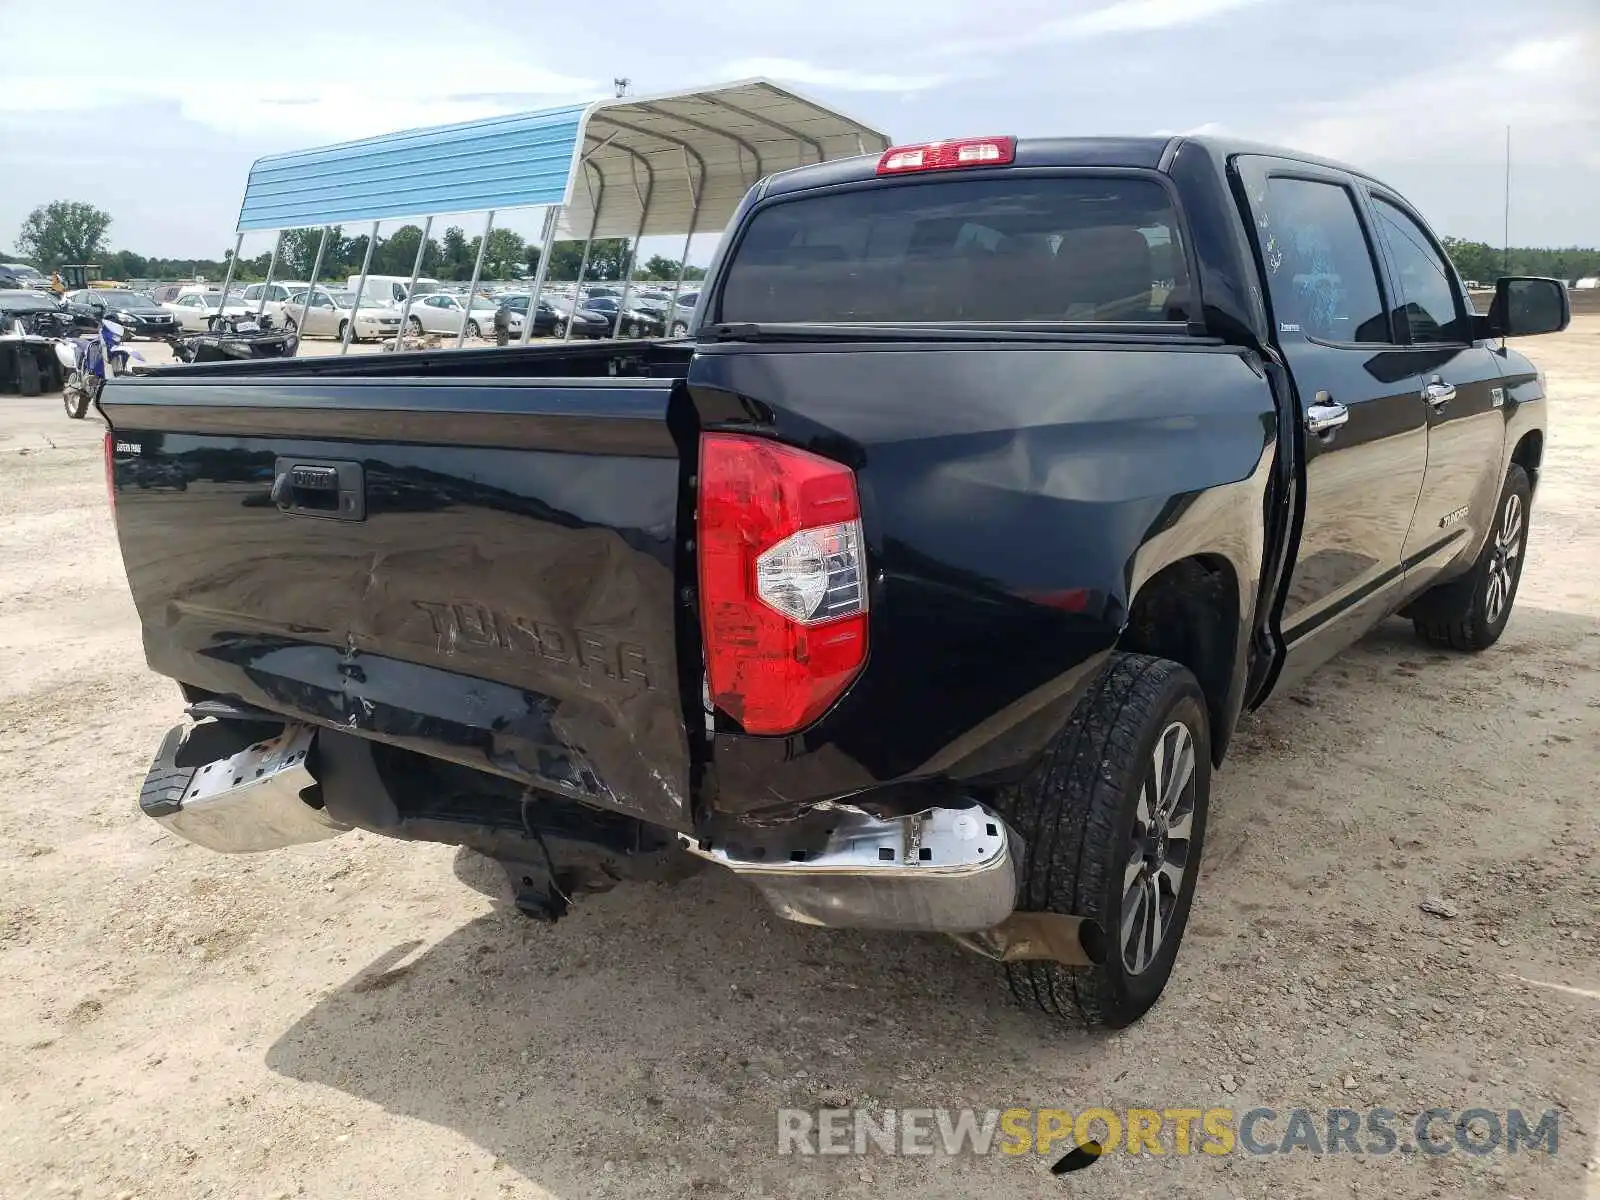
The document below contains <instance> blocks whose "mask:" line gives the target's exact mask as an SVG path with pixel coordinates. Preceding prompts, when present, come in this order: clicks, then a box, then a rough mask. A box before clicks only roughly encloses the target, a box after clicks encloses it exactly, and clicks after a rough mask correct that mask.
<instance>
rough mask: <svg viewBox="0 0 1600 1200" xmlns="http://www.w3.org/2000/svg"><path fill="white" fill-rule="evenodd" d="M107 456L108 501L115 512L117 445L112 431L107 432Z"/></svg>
mask: <svg viewBox="0 0 1600 1200" xmlns="http://www.w3.org/2000/svg"><path fill="white" fill-rule="evenodd" d="M105 455H106V500H107V502H109V503H110V505H111V508H112V510H113V511H115V510H116V507H117V445H116V442H115V441H114V440H113V439H112V434H111V431H110V430H109V429H108V430H106V441H105Z"/></svg>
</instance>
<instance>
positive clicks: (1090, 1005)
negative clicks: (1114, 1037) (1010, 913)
mask: <svg viewBox="0 0 1600 1200" xmlns="http://www.w3.org/2000/svg"><path fill="white" fill-rule="evenodd" d="M1185 741H1186V742H1187V747H1188V751H1189V753H1188V755H1187V756H1186V755H1185V754H1184V753H1183V747H1184V743H1185ZM1158 743H1160V745H1161V747H1162V750H1163V762H1164V763H1167V764H1169V766H1168V770H1169V771H1170V776H1168V777H1169V778H1172V779H1176V780H1177V781H1178V787H1177V788H1176V790H1175V792H1174V793H1173V794H1171V795H1170V797H1169V799H1168V800H1167V802H1166V803H1165V804H1163V803H1162V796H1161V794H1160V791H1159V790H1158V789H1157V788H1155V786H1154V784H1153V782H1152V781H1153V780H1154V779H1155V777H1156V772H1157V769H1158V764H1157V761H1156V748H1157V745H1158ZM1175 750H1176V751H1177V753H1173V751H1175ZM1186 761H1187V763H1188V770H1187V771H1185V770H1184V764H1185V762H1186ZM1147 790H1148V791H1149V792H1150V795H1148V796H1147V795H1146V792H1147ZM1210 793H1211V727H1210V721H1209V719H1208V718H1207V716H1206V703H1205V695H1204V693H1203V692H1202V691H1201V690H1200V684H1199V683H1198V682H1197V681H1196V680H1195V677H1194V676H1193V675H1192V674H1190V673H1189V671H1188V669H1187V668H1186V667H1183V666H1181V665H1179V664H1178V663H1175V662H1171V661H1168V660H1167V659H1161V658H1150V657H1148V656H1146V655H1142V654H1121V653H1118V654H1114V655H1112V658H1111V662H1110V664H1109V665H1108V666H1107V667H1106V669H1105V672H1104V673H1103V674H1102V675H1101V677H1100V678H1099V679H1098V680H1097V681H1096V682H1095V684H1094V685H1093V686H1092V687H1091V688H1090V690H1089V693H1088V694H1087V695H1086V696H1085V697H1084V698H1083V700H1082V701H1081V702H1080V703H1079V704H1078V707H1077V710H1076V711H1075V712H1074V713H1073V715H1072V718H1071V720H1069V721H1068V722H1067V724H1066V725H1065V727H1063V728H1062V730H1061V731H1060V733H1058V734H1057V735H1056V737H1055V740H1054V741H1053V742H1052V743H1051V745H1050V747H1049V749H1048V750H1047V751H1046V753H1045V755H1044V758H1043V759H1042V761H1041V762H1040V765H1039V766H1038V767H1037V768H1035V770H1034V771H1033V772H1032V774H1030V775H1029V777H1028V778H1027V779H1025V780H1024V781H1022V782H1021V783H1020V784H1017V785H1015V786H1014V787H1011V788H1007V789H1004V790H1003V791H1002V792H1001V794H1000V795H999V797H997V807H998V808H999V811H1000V815H1001V816H1003V817H1005V819H1006V820H1007V822H1008V823H1009V824H1010V825H1011V826H1012V828H1013V829H1015V830H1016V831H1017V833H1018V834H1019V835H1020V836H1021V838H1022V839H1023V843H1024V854H1025V859H1024V863H1023V871H1022V903H1021V908H1022V909H1023V910H1025V911H1032V912H1054V913H1061V914H1063V915H1068V916H1081V917H1087V918H1090V919H1092V920H1094V921H1095V922H1096V923H1097V924H1098V925H1099V927H1100V929H1101V930H1103V931H1104V935H1105V936H1104V939H1103V941H1104V949H1105V962H1103V963H1101V964H1100V965H1098V966H1093V967H1065V966H1062V965H1061V964H1059V963H1054V962H1043V961H1031V962H1019V963H1010V964H1007V966H1006V974H1007V977H1008V979H1009V981H1010V984H1011V991H1012V993H1013V994H1014V995H1015V996H1016V998H1017V1000H1018V1001H1019V1002H1021V1003H1022V1004H1023V1005H1025V1006H1027V1007H1036V1008H1040V1009H1043V1010H1044V1011H1045V1012H1047V1013H1050V1014H1051V1015H1053V1016H1056V1017H1060V1018H1064V1019H1066V1020H1068V1021H1072V1022H1081V1023H1082V1024H1085V1025H1089V1026H1104V1027H1107V1028H1111V1029H1121V1028H1122V1027H1124V1026H1126V1025H1129V1024H1132V1023H1133V1022H1134V1021H1136V1020H1138V1019H1139V1018H1140V1017H1141V1016H1143V1015H1144V1014H1145V1012H1147V1011H1148V1010H1149V1008H1150V1006H1151V1005H1152V1004H1154V1003H1155V1002H1156V999H1157V998H1158V997H1159V996H1160V995H1161V991H1162V989H1163V988H1164V987H1166V983H1167V979H1168V977H1169V976H1170V975H1171V974H1172V968H1173V964H1174V963H1175V962H1176V961H1177V957H1178V947H1179V945H1180V944H1181V943H1182V941H1183V932H1184V928H1185V926H1186V925H1187V924H1188V920H1189V907H1190V905H1191V903H1192V902H1193V899H1194V889H1195V883H1196V880H1197V879H1198V877H1199V873H1200V855H1201V850H1202V848H1203V846H1204V843H1205V828H1206V812H1207V809H1208V807H1209V802H1210ZM1163 808H1165V809H1166V811H1167V812H1168V813H1170V814H1171V815H1170V817H1163V816H1158V814H1160V813H1161V812H1162V809H1163ZM1146 817H1148V818H1151V819H1149V820H1146V819H1145V818H1146ZM1180 830H1182V831H1183V832H1184V833H1186V834H1187V837H1181V836H1179V831H1180ZM1136 845H1137V847H1138V853H1137V854H1136V853H1135V848H1136ZM1175 860H1181V861H1175ZM1174 871H1176V872H1177V878H1176V880H1174V879H1173V877H1172V875H1173V872H1174ZM1152 882H1153V883H1154V886H1155V888H1156V889H1157V890H1156V896H1157V902H1156V904H1155V908H1154V911H1155V912H1156V913H1159V914H1160V917H1161V923H1160V925H1159V926H1158V927H1156V930H1155V932H1156V936H1155V939H1154V941H1155V945H1154V948H1153V950H1152V949H1151V948H1150V945H1149V943H1150V941H1151V940H1152V939H1151V937H1150V934H1151V932H1152V926H1151V924H1150V922H1148V921H1147V920H1146V914H1147V913H1149V912H1150V911H1151V909H1150V906H1149V904H1148V898H1149V896H1150V894H1151V893H1150V891H1149V888H1150V885H1151V883H1152ZM1124 918H1127V919H1128V924H1129V926H1130V928H1131V930H1133V931H1135V932H1137V933H1140V934H1142V938H1136V937H1132V936H1130V935H1129V934H1128V933H1125V930H1124Z"/></svg>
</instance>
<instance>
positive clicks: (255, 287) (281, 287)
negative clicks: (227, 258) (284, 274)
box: [240, 279, 311, 325]
mask: <svg viewBox="0 0 1600 1200" xmlns="http://www.w3.org/2000/svg"><path fill="white" fill-rule="evenodd" d="M310 286H311V285H310V284H309V283H306V282H304V281H301V280H294V279H275V280H273V281H272V282H271V283H250V284H246V285H245V288H244V291H243V292H241V293H240V296H241V297H242V298H243V300H244V303H245V305H246V307H248V308H249V310H250V311H251V312H259V313H260V314H261V315H262V316H264V317H271V318H272V323H273V324H274V325H282V324H283V313H284V306H285V305H286V304H288V302H289V298H290V297H291V296H293V295H295V294H296V293H304V292H305V290H306V289H307V288H309V287H310Z"/></svg>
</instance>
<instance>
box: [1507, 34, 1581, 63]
mask: <svg viewBox="0 0 1600 1200" xmlns="http://www.w3.org/2000/svg"><path fill="white" fill-rule="evenodd" d="M1582 48H1583V43H1582V41H1581V40H1580V39H1578V38H1576V37H1569V38H1550V39H1547V40H1544V41H1533V42H1520V43H1518V44H1517V45H1515V46H1513V47H1512V48H1511V50H1510V52H1509V53H1507V54H1506V55H1505V57H1503V58H1502V59H1501V60H1500V66H1501V67H1503V68H1505V69H1506V70H1508V71H1548V70H1550V69H1552V68H1554V67H1559V66H1561V65H1562V64H1563V63H1566V62H1569V61H1572V60H1574V59H1576V58H1577V57H1578V51H1579V50H1581V49H1582Z"/></svg>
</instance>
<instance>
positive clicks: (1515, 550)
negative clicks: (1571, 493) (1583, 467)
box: [1411, 463, 1533, 652]
mask: <svg viewBox="0 0 1600 1200" xmlns="http://www.w3.org/2000/svg"><path fill="white" fill-rule="evenodd" d="M1532 497H1533V487H1532V485H1531V484H1530V483H1529V482H1528V473H1527V472H1526V471H1525V470H1523V469H1522V467H1521V466H1519V465H1517V464H1516V463H1513V464H1512V465H1511V470H1510V471H1509V472H1507V473H1506V482H1505V486H1504V487H1503V488H1502V489H1501V492H1500V507H1499V509H1498V510H1497V511H1496V515H1495V521H1494V527H1493V528H1492V529H1491V530H1490V531H1489V540H1488V541H1486V542H1485V543H1484V546H1483V550H1482V551H1481V552H1480V553H1479V555H1478V561H1477V562H1476V563H1474V564H1473V567H1472V570H1471V571H1470V572H1469V573H1467V574H1466V575H1464V576H1462V577H1461V578H1460V579H1453V580H1451V581H1450V582H1449V583H1445V584H1440V585H1439V586H1438V587H1436V588H1433V589H1431V590H1429V591H1427V592H1425V593H1423V595H1422V596H1421V598H1420V599H1418V600H1417V602H1416V603H1415V604H1413V605H1412V607H1411V623H1412V626H1413V627H1414V628H1415V629H1416V631H1417V635H1418V636H1419V637H1421V638H1422V639H1423V640H1424V641H1425V642H1428V643H1430V644H1431V645H1434V646H1440V647H1445V648H1448V649H1452V650H1468V651H1473V652H1476V651H1479V650H1487V649H1488V648H1489V647H1490V646H1492V645H1494V644H1495V643H1496V642H1498V641H1499V640H1500V635H1501V634H1502V633H1504V632H1505V629H1506V622H1507V621H1509V620H1510V618H1511V606H1512V604H1513V603H1515V601H1516V598H1517V585H1518V584H1519V583H1521V582H1522V560H1523V558H1524V557H1525V553H1526V551H1527V548H1528V511H1529V501H1530V500H1531V499H1532Z"/></svg>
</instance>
